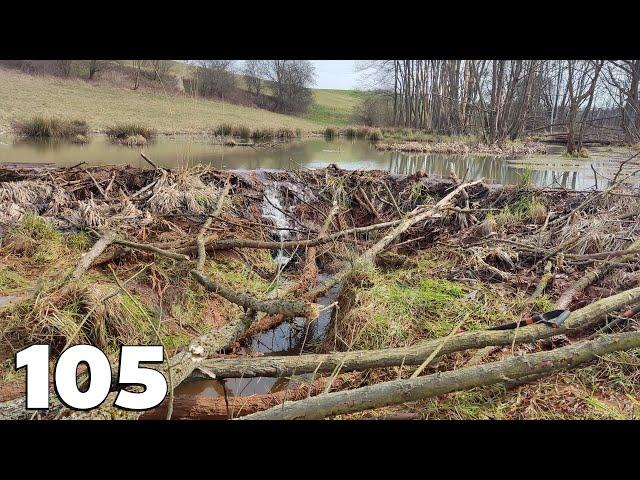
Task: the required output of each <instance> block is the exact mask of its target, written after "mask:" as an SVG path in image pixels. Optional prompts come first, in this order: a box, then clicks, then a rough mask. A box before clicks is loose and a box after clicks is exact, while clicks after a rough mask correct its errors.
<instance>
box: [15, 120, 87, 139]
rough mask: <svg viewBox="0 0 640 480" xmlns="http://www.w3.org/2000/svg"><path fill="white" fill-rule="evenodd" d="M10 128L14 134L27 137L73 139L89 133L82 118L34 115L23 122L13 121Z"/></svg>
mask: <svg viewBox="0 0 640 480" xmlns="http://www.w3.org/2000/svg"><path fill="white" fill-rule="evenodd" d="M12 128H13V131H14V133H15V134H16V135H19V136H21V137H28V138H63V139H73V138H76V137H85V138H86V137H87V136H88V135H89V126H88V125H87V122H85V121H84V120H61V119H58V118H44V117H34V118H32V119H31V120H27V121H25V122H19V121H14V122H13V123H12Z"/></svg>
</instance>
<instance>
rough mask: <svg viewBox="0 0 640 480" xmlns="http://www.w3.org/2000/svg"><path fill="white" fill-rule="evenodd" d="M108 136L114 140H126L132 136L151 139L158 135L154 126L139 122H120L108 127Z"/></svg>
mask: <svg viewBox="0 0 640 480" xmlns="http://www.w3.org/2000/svg"><path fill="white" fill-rule="evenodd" d="M105 133H106V134H107V136H108V137H109V138H111V139H114V140H120V141H122V140H126V139H127V138H130V137H137V136H140V137H143V138H144V139H145V140H151V139H152V138H153V137H155V135H156V131H155V130H154V129H152V128H148V127H145V126H144V125H141V124H139V123H120V124H116V125H112V126H111V127H108V128H107V129H106V131H105Z"/></svg>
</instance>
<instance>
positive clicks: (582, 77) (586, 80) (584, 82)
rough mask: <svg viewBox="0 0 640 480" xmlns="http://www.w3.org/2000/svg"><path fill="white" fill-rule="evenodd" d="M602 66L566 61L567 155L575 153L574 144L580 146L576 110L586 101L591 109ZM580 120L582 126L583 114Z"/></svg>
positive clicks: (600, 62) (601, 62) (580, 137)
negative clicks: (567, 106)
mask: <svg viewBox="0 0 640 480" xmlns="http://www.w3.org/2000/svg"><path fill="white" fill-rule="evenodd" d="M603 64H604V61H602V60H595V61H592V60H581V61H578V60H567V75H568V78H567V91H568V97H569V114H568V117H567V129H568V131H567V153H570V154H574V153H575V152H576V144H578V145H581V143H582V131H583V130H582V127H581V128H580V131H579V134H578V138H577V139H576V123H577V118H578V110H579V108H580V106H581V105H582V103H583V102H584V101H585V100H588V109H590V108H591V105H592V102H593V94H594V92H595V88H596V84H597V82H598V77H599V75H600V70H601V69H602V65H603ZM582 118H583V121H582V125H583V124H584V121H585V120H586V115H585V114H584V113H583V115H582ZM576 140H577V141H576Z"/></svg>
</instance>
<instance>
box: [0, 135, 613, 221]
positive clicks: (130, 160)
mask: <svg viewBox="0 0 640 480" xmlns="http://www.w3.org/2000/svg"><path fill="white" fill-rule="evenodd" d="M0 140H1V142H0V164H6V163H52V164H56V165H67V166H69V165H75V164H78V163H80V162H87V164H89V165H107V164H130V165H133V166H140V167H148V165H147V164H146V163H145V161H144V160H142V158H141V157H140V151H141V150H142V151H144V152H145V154H146V155H148V156H149V157H150V158H151V159H152V160H153V161H154V162H156V163H157V164H159V165H162V166H165V167H180V166H189V165H194V164H197V163H204V164H210V165H213V166H215V167H218V168H229V169H247V170H255V169H292V168H293V169H295V168H300V167H307V168H319V167H326V166H327V165H329V164H332V163H335V164H337V165H338V166H340V167H341V168H346V169H382V170H387V171H389V172H392V173H398V174H409V173H413V172H416V171H418V170H423V171H425V172H426V173H428V174H430V175H431V176H436V177H448V176H449V171H450V168H451V165H453V168H454V170H455V171H456V173H457V174H458V176H459V177H463V176H464V175H465V173H466V174H467V178H469V179H475V178H480V177H482V178H484V179H486V180H487V181H488V182H493V183H502V184H514V183H517V182H518V181H519V180H520V178H521V176H522V174H523V172H524V169H525V168H530V169H531V170H532V172H531V181H532V182H533V183H535V184H536V185H539V186H551V185H554V184H555V186H558V185H560V186H563V187H564V188H572V189H580V190H581V189H586V188H591V187H592V186H593V185H594V184H595V181H594V174H593V170H592V169H591V165H592V164H593V165H594V168H595V169H596V170H597V171H598V172H601V171H603V169H605V170H606V169H609V170H610V169H611V166H612V165H615V162H616V161H620V160H621V159H623V158H624V155H625V153H626V152H621V151H618V150H616V149H610V148H608V147H604V148H594V149H590V150H591V152H592V154H593V155H592V158H590V159H567V158H564V157H562V156H561V155H559V154H558V153H559V152H561V151H562V148H561V147H550V149H551V151H552V152H555V154H553V155H537V156H533V157H524V158H506V159H505V158H495V157H491V156H481V155H465V156H463V155H440V154H414V153H402V152H388V151H385V152H381V151H378V150H376V149H375V148H374V147H373V145H372V144H370V143H369V142H366V141H362V140H347V139H336V140H333V141H330V142H328V141H326V140H324V139H322V138H311V139H305V140H295V141H292V142H290V143H286V144H282V145H280V146H278V147H269V148H263V147H260V148H253V147H246V146H236V147H225V146H221V145H218V144H215V142H214V139H213V138H208V137H204V136H200V137H194V136H159V137H158V139H157V140H155V141H153V142H152V143H150V144H149V145H147V146H145V147H142V148H129V147H125V146H121V145H114V144H112V143H111V142H109V141H108V140H107V139H106V138H105V137H103V136H94V137H93V138H92V139H91V141H90V143H89V144H87V145H74V144H69V143H59V142H42V141H40V142H33V141H30V142H27V141H18V140H16V139H12V138H10V137H7V136H6V135H5V136H2V137H0ZM605 176H606V175H605ZM605 185H606V178H605V177H604V176H603V177H602V178H600V179H599V187H600V188H602V187H603V186H605ZM276 215H277V214H276Z"/></svg>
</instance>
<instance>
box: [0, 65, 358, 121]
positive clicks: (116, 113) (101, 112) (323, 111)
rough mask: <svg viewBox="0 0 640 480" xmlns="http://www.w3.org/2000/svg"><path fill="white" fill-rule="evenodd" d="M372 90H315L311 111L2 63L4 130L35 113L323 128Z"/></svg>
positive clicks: (343, 117)
mask: <svg viewBox="0 0 640 480" xmlns="http://www.w3.org/2000/svg"><path fill="white" fill-rule="evenodd" d="M366 95H367V94H366V93H363V92H355V91H349V90H344V91H341V90H314V98H315V101H316V104H315V105H314V107H313V108H312V110H311V112H310V113H309V114H308V115H307V116H306V117H295V116H289V115H281V114H278V113H273V112H270V111H267V110H263V109H259V108H252V107H245V106H240V105H234V104H230V103H225V102H221V101H216V100H208V99H201V98H192V97H189V96H185V95H183V96H175V95H165V94H162V93H160V92H150V91H143V90H135V91H134V90H131V89H130V88H126V87H119V86H112V85H109V84H104V83H90V82H87V81H85V80H82V79H62V78H58V77H53V76H33V75H28V74H25V73H22V72H19V71H17V70H10V69H4V68H0V105H2V108H1V109H0V131H4V130H8V129H9V128H10V123H11V120H13V119H22V120H24V119H28V118H30V117H33V116H35V115H43V116H53V117H60V118H68V119H73V118H78V119H82V120H86V121H87V122H88V123H89V125H90V127H91V128H92V129H95V130H104V129H105V128H106V127H108V126H110V125H113V124H114V123H119V122H135V123H140V124H143V125H145V126H148V127H153V128H155V129H156V130H157V131H158V132H160V133H199V132H202V131H205V130H208V129H210V128H212V127H215V126H217V125H219V124H221V123H223V122H224V123H231V124H237V125H246V126H249V127H251V128H268V127H270V128H280V127H287V128H293V129H295V128H300V129H302V130H303V131H307V132H312V131H320V130H322V129H323V127H324V126H326V125H345V124H347V123H349V121H350V119H351V118H352V117H353V111H354V108H356V106H357V105H358V103H359V102H361V101H362V98H363V96H366Z"/></svg>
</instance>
